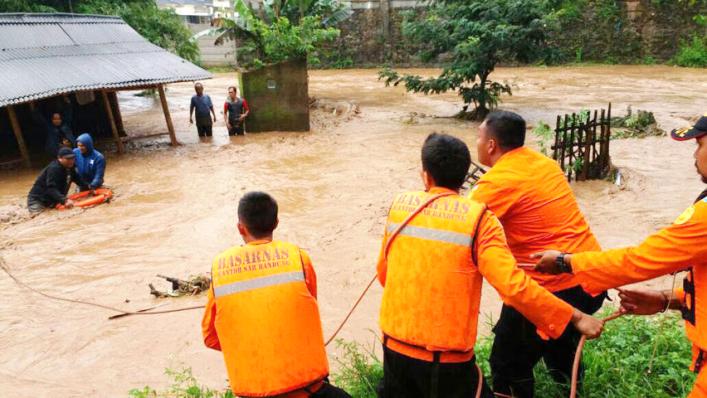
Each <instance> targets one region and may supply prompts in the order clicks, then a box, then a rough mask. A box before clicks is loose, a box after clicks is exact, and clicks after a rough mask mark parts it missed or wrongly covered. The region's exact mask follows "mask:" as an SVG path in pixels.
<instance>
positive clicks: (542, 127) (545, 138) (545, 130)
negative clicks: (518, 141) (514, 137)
mask: <svg viewBox="0 0 707 398" xmlns="http://www.w3.org/2000/svg"><path fill="white" fill-rule="evenodd" d="M533 135H534V136H536V137H537V138H538V146H539V147H540V152H542V154H543V155H545V156H550V149H551V146H552V141H553V140H554V139H555V131H554V130H553V129H552V128H551V127H550V125H549V124H547V123H545V122H543V121H542V120H541V121H539V122H538V125H537V126H535V128H533Z"/></svg>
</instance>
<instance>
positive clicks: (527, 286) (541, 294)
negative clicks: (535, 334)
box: [377, 134, 601, 398]
mask: <svg viewBox="0 0 707 398" xmlns="http://www.w3.org/2000/svg"><path fill="white" fill-rule="evenodd" d="M470 163H471V156H470V154H469V150H468V148H467V146H466V144H464V143H463V142H462V141H461V140H459V139H457V138H454V137H451V136H447V135H441V134H431V135H430V136H428V137H427V140H426V141H425V143H424V145H423V147H422V178H423V181H424V183H425V188H426V191H424V192H407V193H404V194H402V195H398V196H397V197H396V199H395V200H394V202H393V204H392V206H391V208H390V211H389V213H388V219H387V222H386V231H385V236H384V238H383V245H382V248H381V253H380V256H379V260H378V266H377V270H378V280H379V281H380V283H381V285H383V300H382V303H381V312H380V326H381V330H382V332H383V335H384V338H383V351H384V358H383V366H384V380H383V383H382V391H383V394H382V395H381V397H382V398H403V397H446V398H455V397H459V398H462V397H469V396H473V394H474V393H475V391H477V388H481V389H482V391H483V392H482V394H483V396H484V397H491V396H492V393H491V391H490V389H489V388H488V386H487V385H486V384H485V382H484V381H483V377H482V375H481V372H480V370H477V369H475V367H476V364H475V358H474V344H475V342H476V334H477V323H478V315H479V312H480V311H479V305H480V300H481V287H482V276H483V277H484V278H486V279H487V281H488V282H489V283H490V284H491V285H492V286H493V287H494V288H495V289H496V290H497V291H498V293H499V294H500V296H501V297H502V299H503V301H504V303H506V304H507V305H510V306H513V307H516V308H518V310H519V311H522V313H523V314H525V315H526V316H528V317H529V319H531V322H533V323H534V324H535V325H537V327H538V328H539V329H540V330H542V331H543V332H545V333H546V334H547V335H548V336H550V337H552V338H557V337H559V336H560V335H562V333H563V331H564V330H565V329H566V327H567V325H568V324H569V323H570V322H571V323H572V324H573V325H575V326H577V327H578V328H586V329H585V330H586V331H587V332H589V333H588V334H594V333H598V332H599V331H600V329H601V327H600V326H598V325H597V322H598V321H596V320H592V319H591V318H590V317H588V316H587V315H586V314H582V313H581V312H579V311H577V310H574V309H573V308H572V307H571V306H570V305H568V304H566V303H564V302H562V301H561V300H559V299H558V298H556V297H555V296H553V295H552V294H551V293H550V292H548V291H547V290H545V289H543V288H542V287H540V286H539V285H538V284H537V283H536V282H534V281H533V280H532V279H531V278H530V277H528V276H527V275H526V274H525V273H524V272H523V271H522V270H520V269H519V268H518V267H517V266H516V262H515V259H514V258H513V256H512V254H511V252H510V250H509V249H508V246H507V245H506V242H505V237H504V235H503V229H502V227H501V224H500V223H499V221H498V219H497V218H496V217H495V216H494V215H493V213H491V212H489V211H487V209H486V207H485V206H484V205H483V204H481V203H478V202H476V201H474V200H472V199H469V198H464V197H462V196H460V195H459V189H460V187H461V186H462V184H463V182H464V179H465V176H466V172H467V171H468V169H469V165H470Z"/></svg>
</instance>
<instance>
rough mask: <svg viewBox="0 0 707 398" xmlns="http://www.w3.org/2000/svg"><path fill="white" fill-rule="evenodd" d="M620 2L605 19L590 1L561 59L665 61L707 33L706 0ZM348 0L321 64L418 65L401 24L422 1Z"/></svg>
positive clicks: (564, 42)
mask: <svg viewBox="0 0 707 398" xmlns="http://www.w3.org/2000/svg"><path fill="white" fill-rule="evenodd" d="M590 1H591V0H590ZM595 1H596V0H595ZM619 3H620V7H621V17H620V20H619V21H610V22H609V21H606V20H603V19H602V17H601V16H599V15H597V10H596V7H595V6H594V5H592V4H590V5H589V6H588V7H587V9H586V10H585V15H584V17H583V23H581V24H576V25H575V26H570V27H568V29H567V30H563V32H562V35H561V37H558V38H554V40H553V41H554V42H555V43H556V44H558V45H559V47H560V48H562V49H563V51H564V53H565V54H564V56H565V57H564V59H562V60H563V61H568V60H569V61H571V60H574V56H575V53H576V52H577V51H578V50H579V51H580V52H581V53H583V55H584V59H583V60H589V61H591V60H595V61H611V60H614V61H616V62H635V61H640V60H641V59H644V58H648V57H650V58H654V59H656V60H658V61H664V60H668V59H670V58H671V57H673V56H674V55H675V53H676V51H677V49H678V46H679V42H680V40H681V39H684V38H686V37H688V36H690V35H691V34H693V33H695V32H697V33H701V34H702V35H707V28H705V27H701V28H700V27H698V26H697V24H696V23H695V22H694V21H693V17H694V16H695V15H697V14H700V13H702V14H705V13H707V2H704V1H698V2H697V3H696V5H690V4H689V2H686V1H685V2H678V1H676V0H675V1H663V2H656V1H654V0H619ZM350 4H351V8H352V9H353V15H352V17H351V18H349V19H348V20H346V21H344V22H343V23H342V24H341V25H340V26H339V29H340V30H341V36H340V37H339V39H338V40H337V41H336V42H335V43H333V44H331V45H329V46H328V47H327V48H326V50H325V51H324V57H322V58H323V64H324V66H329V67H347V66H378V65H382V64H393V65H400V66H416V65H421V63H420V62H419V60H418V59H417V58H416V56H415V53H416V44H415V43H411V42H408V41H407V40H406V39H405V38H404V37H403V36H402V34H401V29H400V28H401V23H402V20H403V13H404V12H406V11H412V12H416V13H424V12H425V8H426V7H427V5H426V4H425V2H417V1H409V0H351V1H350ZM700 4H702V6H701V7H700Z"/></svg>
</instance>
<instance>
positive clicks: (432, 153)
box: [422, 133, 471, 190]
mask: <svg viewBox="0 0 707 398" xmlns="http://www.w3.org/2000/svg"><path fill="white" fill-rule="evenodd" d="M470 165H471V154H470V153H469V147H467V146H466V144H465V143H464V141H462V140H460V139H459V138H456V137H452V136H451V135H446V134H438V133H432V134H430V135H429V136H427V139H425V144H424V145H422V168H423V169H424V170H425V171H426V172H428V173H429V174H430V176H431V177H432V179H434V181H435V184H436V185H439V186H441V187H445V188H449V189H455V190H456V189H459V188H461V186H462V184H464V181H465V180H466V173H467V172H468V171H469V166H470Z"/></svg>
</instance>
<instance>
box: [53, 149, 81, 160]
mask: <svg viewBox="0 0 707 398" xmlns="http://www.w3.org/2000/svg"><path fill="white" fill-rule="evenodd" d="M56 156H57V157H58V158H64V159H73V158H75V157H76V155H75V154H74V151H72V150H71V149H69V148H61V149H59V153H58V154H57V155H56Z"/></svg>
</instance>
